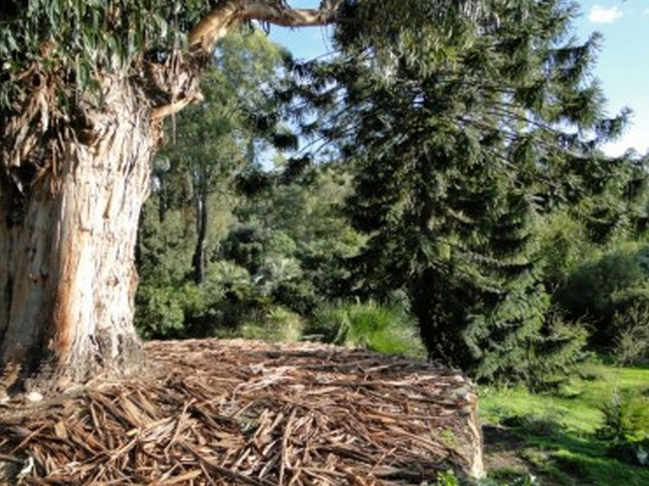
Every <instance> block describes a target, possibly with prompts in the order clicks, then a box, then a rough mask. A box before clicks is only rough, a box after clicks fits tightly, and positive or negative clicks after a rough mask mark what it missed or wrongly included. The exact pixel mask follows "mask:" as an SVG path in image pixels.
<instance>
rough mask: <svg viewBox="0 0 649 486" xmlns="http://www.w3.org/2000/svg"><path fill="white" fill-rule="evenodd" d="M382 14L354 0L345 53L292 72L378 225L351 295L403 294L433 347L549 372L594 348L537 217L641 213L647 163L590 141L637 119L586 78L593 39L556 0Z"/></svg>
mask: <svg viewBox="0 0 649 486" xmlns="http://www.w3.org/2000/svg"><path fill="white" fill-rule="evenodd" d="M430 5H431V4H430V3H429V2H421V5H420V7H421V8H422V9H425V8H427V7H428V6H430ZM458 5H459V4H458ZM372 8H378V3H376V2H368V5H367V6H365V5H363V6H361V4H360V3H359V4H356V3H355V2H350V10H349V12H348V15H349V16H350V17H352V18H354V15H358V22H357V23H355V22H354V21H351V22H350V23H349V24H347V23H341V24H340V25H339V26H338V27H337V30H336V40H337V43H338V44H337V45H338V47H339V48H340V49H341V51H342V54H341V56H339V57H337V58H335V59H334V60H333V61H331V62H328V63H324V64H317V63H308V64H306V65H301V66H299V67H298V68H297V69H296V70H295V72H296V74H297V75H298V77H299V79H300V80H301V82H299V83H298V85H297V86H296V89H295V94H296V96H297V97H298V98H302V99H303V100H305V101H306V102H307V103H311V104H310V105H309V106H316V107H317V108H319V109H320V110H321V111H322V112H323V113H325V114H326V115H327V116H322V117H321V118H320V120H318V121H317V122H314V121H313V120H312V119H311V118H308V119H307V120H306V122H305V129H306V133H307V134H313V133H319V134H320V135H321V136H323V137H324V138H325V139H328V140H330V141H332V142H334V143H335V144H336V147H337V148H338V150H339V152H340V154H341V156H343V157H345V158H346V159H347V160H348V161H349V163H350V166H351V172H352V174H353V177H354V178H353V193H352V194H351V195H350V196H349V197H348V199H347V204H346V212H347V214H348V216H349V218H350V220H351V222H352V224H353V226H354V228H356V229H357V230H359V231H361V232H363V233H365V234H366V235H367V237H368V240H367V243H366V245H365V247H364V248H363V251H362V252H361V253H360V254H359V255H358V256H357V257H355V258H353V259H351V260H350V264H351V268H352V271H353V282H354V286H355V289H356V292H357V293H358V294H359V295H362V296H372V297H375V298H379V299H382V298H384V297H385V296H386V294H388V293H389V292H391V291H394V290H399V289H400V290H404V291H405V292H406V294H407V295H408V298H409V305H410V311H411V312H412V313H413V314H414V315H415V316H416V318H417V320H418V322H419V325H420V331H421V336H422V338H423V340H424V342H425V344H426V347H427V349H428V353H429V357H430V358H431V359H434V360H441V361H443V362H445V363H450V364H453V365H456V366H460V367H462V368H463V369H466V370H471V371H472V372H473V373H474V374H475V375H476V376H478V377H481V378H485V379H497V378H504V379H510V380H524V381H527V382H528V383H530V384H533V385H535V386H537V385H538V383H540V382H541V381H544V380H547V379H550V380H552V379H553V378H552V377H556V376H557V375H558V374H560V373H561V372H565V371H566V370H567V369H569V368H570V367H571V366H572V365H574V364H575V363H576V362H577V361H578V360H579V359H580V358H581V357H582V356H583V354H582V352H581V348H582V347H583V345H584V343H585V333H584V331H583V330H582V329H580V328H577V327H573V326H569V325H567V324H563V322H562V321H561V319H560V318H559V316H558V315H557V314H556V313H555V311H553V310H552V307H551V303H550V297H549V293H548V292H549V291H550V290H551V287H550V286H548V285H545V282H544V275H543V269H544V262H543V261H542V260H539V259H538V253H537V247H538V242H539V227H540V225H541V224H542V222H543V221H544V220H546V219H547V217H548V216H549V215H551V214H552V213H553V212H555V211H557V210H561V209H562V208H563V209H566V208H570V210H571V211H574V213H575V214H576V215H578V217H579V218H581V220H583V221H584V225H585V226H586V228H587V232H588V234H589V235H590V236H591V237H592V238H593V239H598V240H605V239H607V238H610V237H611V235H613V234H617V233H619V231H623V230H625V229H628V228H633V227H634V225H635V221H641V220H642V219H643V218H644V216H645V209H646V208H644V207H642V204H641V200H642V198H643V197H644V192H643V189H642V186H643V185H644V184H645V182H644V181H645V179H646V178H645V176H644V173H643V171H642V169H639V167H640V166H641V165H642V164H640V165H637V164H638V163H636V161H634V160H628V159H626V158H621V159H616V160H609V159H607V158H606V157H605V156H604V155H603V154H601V153H600V152H599V151H598V150H597V147H598V146H599V145H600V144H601V143H602V142H603V141H605V140H610V139H611V138H614V137H616V136H617V135H618V134H619V133H620V130H621V127H622V126H623V124H624V121H625V118H626V115H627V113H626V112H623V113H622V114H621V115H620V117H618V118H616V119H612V120H607V119H605V118H604V117H603V108H602V106H603V105H602V103H603V101H604V100H603V96H602V94H601V92H600V90H599V87H598V85H597V83H596V82H595V81H593V80H592V78H590V76H589V69H590V66H591V65H592V61H593V58H594V53H595V51H596V49H597V46H598V43H599V37H598V36H593V37H592V38H591V39H589V40H588V41H587V42H586V43H584V44H583V45H577V44H574V43H573V42H572V41H571V40H570V20H571V18H572V16H573V14H574V10H573V7H572V6H570V5H567V4H565V3H563V2H561V1H548V2H534V1H517V2H508V1H498V0H496V1H491V2H486V8H485V10H484V11H483V10H476V11H474V13H475V15H476V16H475V17H473V19H474V20H475V21H474V22H469V23H467V22H466V17H461V16H460V17H457V18H456V17H453V16H451V17H450V18H454V19H455V22H456V23H454V24H453V27H454V28H456V30H453V35H449V36H446V37H444V38H443V39H442V38H440V36H439V31H438V30H436V29H437V26H436V24H435V22H434V19H435V16H434V15H425V14H422V15H420V16H419V17H418V18H417V20H416V21H414V24H413V26H416V27H415V28H413V31H411V32H408V29H407V27H406V28H404V29H403V30H400V31H399V32H396V33H390V32H388V35H387V36H383V35H379V34H377V32H374V30H373V29H378V30H381V31H382V27H381V26H374V24H372V25H371V26H368V27H367V28H365V27H364V25H365V24H364V23H363V19H365V18H366V17H364V15H367V12H369V11H371V9H372ZM420 13H421V12H420ZM446 21H448V22H451V20H449V18H447V19H445V22H446ZM426 22H429V24H426ZM469 24H470V25H469ZM382 32H383V31H382ZM417 39H425V45H426V46H427V47H426V49H427V50H428V52H429V54H428V55H426V54H424V53H422V52H420V51H419V50H417V48H416V45H417V42H418V41H417ZM410 48H413V49H414V50H412V51H411V50H409V49H410ZM308 85H310V89H308V87H307V86H308ZM341 102H342V103H341ZM634 164H636V165H634ZM613 174H616V176H615V177H613ZM632 188H635V189H638V190H637V191H634V190H632ZM626 196H628V198H627V197H626ZM625 198H626V199H625ZM625 200H627V201H628V204H620V202H621V201H625ZM636 204H637V206H636ZM631 207H633V210H631ZM636 216H637V218H636ZM632 220H633V221H632Z"/></svg>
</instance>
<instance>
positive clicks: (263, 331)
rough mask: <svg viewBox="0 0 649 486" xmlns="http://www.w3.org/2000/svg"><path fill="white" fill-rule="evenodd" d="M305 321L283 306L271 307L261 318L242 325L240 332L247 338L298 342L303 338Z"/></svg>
mask: <svg viewBox="0 0 649 486" xmlns="http://www.w3.org/2000/svg"><path fill="white" fill-rule="evenodd" d="M303 331H304V321H303V320H302V318H301V317H300V316H299V315H297V314H295V313H294V312H291V311H289V310H287V309H284V308H282V307H274V308H271V309H270V311H268V312H267V313H266V314H265V315H264V316H262V319H261V320H258V321H255V322H248V323H245V324H243V325H242V326H241V328H240V330H239V332H238V333H235V334H238V335H240V336H241V337H243V338H245V339H260V340H262V341H271V342H298V341H300V340H301V339H302V335H303Z"/></svg>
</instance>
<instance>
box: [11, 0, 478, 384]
mask: <svg viewBox="0 0 649 486" xmlns="http://www.w3.org/2000/svg"><path fill="white" fill-rule="evenodd" d="M478 3H480V0H461V1H457V0H425V1H415V0H407V1H396V0H389V1H378V0H323V1H322V3H321V4H320V5H319V7H317V8H313V9H299V8H292V7H291V6H290V4H289V3H288V2H287V1H286V0H184V1H181V0H3V2H2V5H1V6H0V24H1V25H2V28H1V29H0V66H1V72H0V126H1V127H2V128H1V129H0V139H1V142H0V145H1V149H0V166H1V170H0V194H1V198H0V213H1V214H2V218H0V255H2V262H1V263H0V287H1V288H2V292H0V363H1V364H2V366H3V367H4V368H5V370H6V371H7V373H6V376H8V377H10V376H14V375H27V374H34V373H37V374H40V375H42V376H51V377H60V378H61V380H62V381H65V380H67V379H73V380H74V379H83V378H84V377H85V376H87V375H88V374H89V373H92V372H94V371H95V370H97V369H103V370H124V369H127V368H129V367H130V366H131V365H133V364H135V363H137V362H138V361H139V360H140V358H141V352H140V346H139V342H138V339H137V338H136V335H135V332H134V329H133V325H132V320H133V294H134V291H135V288H136V286H137V275H136V271H135V268H134V262H133V253H134V251H133V250H134V246H135V240H136V233H137V222H138V217H139V213H140V209H141V206H142V203H143V201H144V200H145V198H146V196H147V194H148V192H149V188H150V184H149V182H150V171H151V169H150V160H151V158H152V155H153V154H154V153H155V151H156V150H157V148H158V147H159V145H160V143H161V141H162V133H163V130H162V122H163V120H164V119H165V118H166V117H169V116H171V115H173V114H174V113H177V112H178V111H180V110H181V109H183V108H184V107H186V106H187V105H189V104H190V103H192V102H194V101H196V100H198V99H200V93H199V88H198V86H199V79H200V75H201V73H202V72H203V70H204V68H205V66H206V65H207V64H208V63H209V62H210V60H211V58H212V52H213V49H214V46H215V44H216V43H217V42H218V41H219V40H220V39H221V38H223V37H224V36H225V35H226V34H227V33H228V31H230V30H231V29H233V28H234V27H236V26H237V25H239V24H241V23H245V22H250V21H259V22H261V23H267V24H268V23H272V24H279V25H284V26H293V27H297V26H306V25H323V24H327V23H331V22H334V21H341V20H342V18H343V17H344V15H346V13H345V12H346V11H347V10H348V9H349V8H352V9H353V8H355V7H357V6H361V7H362V8H363V9H364V11H365V12H366V13H367V15H368V17H367V18H366V19H365V21H366V22H368V24H371V25H372V26H373V27H372V29H373V35H377V36H384V37H385V40H386V42H392V40H393V37H394V34H395V32H398V31H400V30H414V31H416V30H417V27H418V24H420V23H421V13H422V9H421V6H422V5H426V7H427V8H426V11H425V12H424V13H425V14H426V15H429V16H431V17H434V18H435V19H436V20H438V21H439V23H440V25H442V24H444V25H446V24H450V23H451V22H450V20H452V19H453V18H454V17H456V16H457V15H456V14H457V13H458V11H457V10H456V9H455V7H454V8H452V9H449V6H451V7H453V6H455V5H467V8H463V9H462V10H461V12H460V14H461V15H463V16H473V15H474V10H475V9H473V8H469V6H471V5H473V4H478ZM343 7H344V8H343ZM447 18H448V19H450V20H449V22H442V21H443V20H444V19H447ZM443 33H444V32H443V31H441V30H440V34H443ZM439 38H440V39H443V38H444V35H440V36H439ZM9 372H11V373H9ZM5 381H6V382H11V381H13V380H9V379H8V380H5ZM5 384H6V383H5Z"/></svg>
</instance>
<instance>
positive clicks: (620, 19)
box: [271, 0, 649, 155]
mask: <svg viewBox="0 0 649 486" xmlns="http://www.w3.org/2000/svg"><path fill="white" fill-rule="evenodd" d="M319 3H320V2H319V0H294V1H292V2H290V4H291V5H292V6H294V7H299V8H308V7H317V6H318V4H319ZM577 3H578V4H579V5H580V8H581V15H580V17H579V18H577V19H576V21H575V32H574V33H575V35H576V36H577V38H578V39H580V40H583V39H586V38H587V37H588V36H589V35H590V33H592V32H593V31H596V30H597V31H599V32H601V33H602V34H603V35H604V43H603V45H602V49H601V52H600V54H599V58H598V62H597V65H596V66H595V70H594V72H593V75H594V76H596V77H597V78H598V79H599V80H600V82H601V85H602V89H603V91H604V94H605V96H606V98H607V99H608V104H607V111H608V113H609V114H614V113H617V112H618V111H619V110H620V109H621V108H623V107H629V108H631V109H632V110H633V112H634V115H633V118H632V123H631V126H630V127H629V128H628V129H627V131H626V133H625V135H624V136H623V137H622V139H620V140H619V141H617V142H615V143H613V144H609V145H608V146H606V147H605V150H606V152H607V153H609V154H610V155H619V154H621V153H623V152H624V151H625V150H626V149H629V148H633V149H635V150H636V151H638V152H639V153H640V154H645V153H646V152H647V151H649V0H626V1H621V0H579V1H578V2H577ZM329 35H330V29H327V28H320V27H311V28H305V29H283V28H278V27H273V28H272V30H271V38H272V39H273V40H275V41H276V42H279V43H280V44H283V45H285V46H286V47H288V48H289V49H290V50H291V51H292V52H293V54H294V55H295V57H298V58H302V59H310V58H312V57H315V56H318V55H321V54H322V53H325V52H327V51H329V50H330V44H329V42H328V39H329Z"/></svg>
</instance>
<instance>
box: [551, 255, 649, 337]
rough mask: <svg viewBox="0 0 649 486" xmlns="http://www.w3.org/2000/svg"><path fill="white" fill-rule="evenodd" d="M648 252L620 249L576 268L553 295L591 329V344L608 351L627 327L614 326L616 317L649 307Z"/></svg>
mask: <svg viewBox="0 0 649 486" xmlns="http://www.w3.org/2000/svg"><path fill="white" fill-rule="evenodd" d="M647 256H648V249H647V248H646V247H640V248H638V246H637V245H636V246H635V247H634V246H631V247H630V248H629V247H627V248H626V249H625V248H619V249H617V250H614V251H612V252H610V253H606V254H604V255H602V256H600V257H599V258H594V259H592V260H587V261H585V262H584V263H582V264H581V265H579V266H577V267H576V268H575V269H574V271H573V272H572V273H571V274H570V275H569V276H568V277H567V279H566V281H565V283H563V285H561V286H559V288H558V289H557V291H556V292H555V294H554V300H555V302H556V303H557V305H559V306H561V308H563V309H565V310H566V311H567V312H568V315H569V316H570V317H572V318H573V319H582V320H584V321H585V322H588V323H589V324H590V325H591V326H592V327H593V344H595V345H597V346H598V347H605V348H607V347H610V346H612V345H613V344H614V340H615V338H616V337H617V336H619V334H620V332H621V331H622V330H624V329H625V328H626V327H627V326H625V325H622V324H621V321H620V328H619V329H618V328H617V326H616V321H615V315H616V313H618V314H620V315H622V314H625V313H626V312H627V311H628V310H629V309H631V308H632V307H633V306H644V307H646V306H648V305H649V260H648V258H647Z"/></svg>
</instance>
